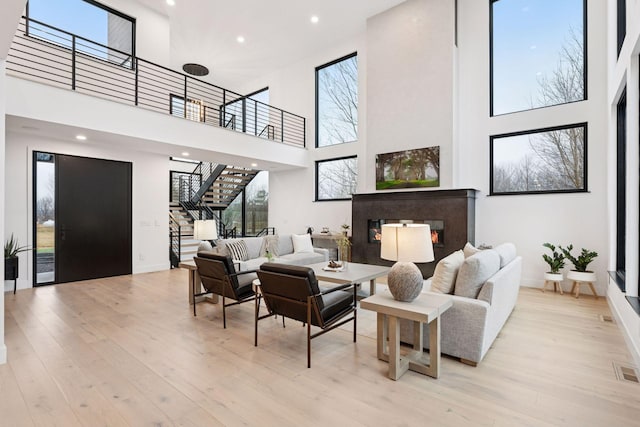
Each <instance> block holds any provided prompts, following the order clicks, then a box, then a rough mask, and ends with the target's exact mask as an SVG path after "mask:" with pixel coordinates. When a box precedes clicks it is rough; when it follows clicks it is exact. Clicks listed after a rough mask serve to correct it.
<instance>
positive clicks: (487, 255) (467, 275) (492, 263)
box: [454, 249, 500, 298]
mask: <svg viewBox="0 0 640 427" xmlns="http://www.w3.org/2000/svg"><path fill="white" fill-rule="evenodd" d="M498 270H500V255H498V253H497V252H496V251H495V250H493V249H486V250H483V251H480V252H478V253H476V254H474V255H471V256H470V257H469V258H467V259H465V260H464V262H463V263H462V265H461V266H460V270H458V277H457V278H456V285H455V289H454V294H455V295H458V296H461V297H467V298H477V297H478V293H480V288H482V285H483V284H484V282H486V281H487V279H489V278H490V277H491V276H493V275H494V274H496V273H497V272H498Z"/></svg>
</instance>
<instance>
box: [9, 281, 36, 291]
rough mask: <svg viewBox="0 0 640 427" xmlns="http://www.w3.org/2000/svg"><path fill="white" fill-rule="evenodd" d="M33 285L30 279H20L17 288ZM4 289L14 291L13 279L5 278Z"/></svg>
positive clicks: (27, 287) (26, 287)
mask: <svg viewBox="0 0 640 427" xmlns="http://www.w3.org/2000/svg"><path fill="white" fill-rule="evenodd" d="M30 287H31V282H29V281H28V280H22V279H18V283H17V286H16V289H17V290H20V289H29V288H30ZM4 291H5V292H13V280H5V281H4Z"/></svg>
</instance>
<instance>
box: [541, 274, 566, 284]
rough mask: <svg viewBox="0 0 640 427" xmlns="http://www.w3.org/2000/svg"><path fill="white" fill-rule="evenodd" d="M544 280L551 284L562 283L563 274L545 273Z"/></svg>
mask: <svg viewBox="0 0 640 427" xmlns="http://www.w3.org/2000/svg"><path fill="white" fill-rule="evenodd" d="M544 280H547V281H549V282H562V273H549V272H546V273H544Z"/></svg>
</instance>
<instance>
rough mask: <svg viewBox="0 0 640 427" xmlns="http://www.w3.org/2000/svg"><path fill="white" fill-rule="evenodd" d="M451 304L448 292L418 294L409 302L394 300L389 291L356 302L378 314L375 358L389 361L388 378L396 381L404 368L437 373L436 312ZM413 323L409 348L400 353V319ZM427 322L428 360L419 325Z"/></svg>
mask: <svg viewBox="0 0 640 427" xmlns="http://www.w3.org/2000/svg"><path fill="white" fill-rule="evenodd" d="M452 305H453V298H452V297H451V296H449V295H432V294H420V295H419V296H418V298H416V299H415V300H413V301H411V302H402V301H396V300H395V299H393V297H392V296H391V293H390V292H389V291H384V292H382V293H380V294H377V295H372V296H370V297H368V298H365V299H363V300H361V301H360V307H361V308H364V309H365V310H372V311H375V312H376V313H377V314H378V316H377V317H378V327H377V332H378V333H377V335H378V359H380V360H384V361H386V362H389V378H391V379H392V380H398V379H399V378H400V377H401V376H402V375H403V374H404V373H405V372H407V370H411V371H414V372H419V373H421V374H424V375H429V376H431V377H434V378H438V377H439V376H440V315H441V314H442V313H444V312H445V311H447V310H448V309H449V308H450V307H451V306H452ZM398 319H407V320H410V321H412V322H413V351H412V352H410V353H409V354H407V355H404V356H401V355H400V322H399V321H398ZM425 323H427V324H428V325H429V363H428V364H427V363H426V360H425V358H424V352H423V345H422V344H423V342H422V330H423V329H422V328H423V325H424V324H425Z"/></svg>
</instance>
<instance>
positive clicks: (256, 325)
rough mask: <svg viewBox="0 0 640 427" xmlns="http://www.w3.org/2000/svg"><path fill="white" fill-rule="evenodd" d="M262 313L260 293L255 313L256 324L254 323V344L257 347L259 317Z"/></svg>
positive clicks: (257, 297)
mask: <svg viewBox="0 0 640 427" xmlns="http://www.w3.org/2000/svg"><path fill="white" fill-rule="evenodd" d="M259 315H260V295H258V296H256V313H255V317H254V324H253V327H254V329H253V331H254V332H253V333H254V339H253V345H254V346H255V347H257V346H258V317H259Z"/></svg>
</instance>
